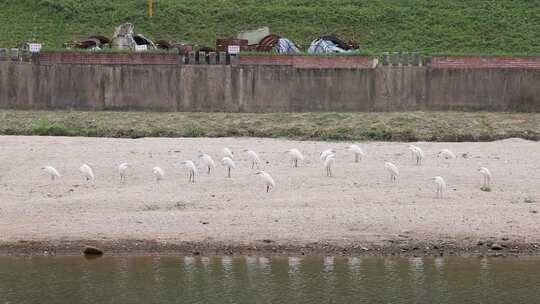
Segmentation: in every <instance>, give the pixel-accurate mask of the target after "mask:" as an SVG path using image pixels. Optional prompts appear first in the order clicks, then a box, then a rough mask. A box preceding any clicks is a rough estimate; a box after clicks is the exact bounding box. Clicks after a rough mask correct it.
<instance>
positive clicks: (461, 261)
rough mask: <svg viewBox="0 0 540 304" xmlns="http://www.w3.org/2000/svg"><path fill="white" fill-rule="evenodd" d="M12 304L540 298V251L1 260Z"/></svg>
mask: <svg viewBox="0 0 540 304" xmlns="http://www.w3.org/2000/svg"><path fill="white" fill-rule="evenodd" d="M5 303H491V304H494V303H540V258H493V259H488V258H461V257H449V258H374V257H353V258H347V257H335V258H334V257H302V258H299V257H288V258H287V257H272V258H265V257H210V258H208V257H168V256H145V257H102V258H98V259H92V260H89V259H85V258H83V257H0V304H5Z"/></svg>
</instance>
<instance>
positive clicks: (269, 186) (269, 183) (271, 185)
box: [255, 171, 276, 192]
mask: <svg viewBox="0 0 540 304" xmlns="http://www.w3.org/2000/svg"><path fill="white" fill-rule="evenodd" d="M255 174H256V175H259V176H260V177H261V178H262V180H263V181H264V182H265V184H266V192H268V191H270V189H273V188H274V187H275V186H276V183H275V182H274V179H273V178H272V176H270V174H268V173H267V172H265V171H257V173H255Z"/></svg>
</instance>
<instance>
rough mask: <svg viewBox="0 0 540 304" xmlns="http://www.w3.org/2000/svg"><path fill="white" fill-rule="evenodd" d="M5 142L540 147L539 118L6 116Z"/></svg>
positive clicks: (1, 129)
mask: <svg viewBox="0 0 540 304" xmlns="http://www.w3.org/2000/svg"><path fill="white" fill-rule="evenodd" d="M0 134H1V135H52V136H90V137H120V138H139V137H228V136H232V137H242V136H249V137H273V138H290V139H300V140H328V141H344V140H377V141H490V140H497V139H504V138H510V137H520V138H524V139H532V140H539V139H540V113H490V112H452V111H448V112H401V113H397V112H392V113H269V114H242V113H158V112H83V111H14V110H0Z"/></svg>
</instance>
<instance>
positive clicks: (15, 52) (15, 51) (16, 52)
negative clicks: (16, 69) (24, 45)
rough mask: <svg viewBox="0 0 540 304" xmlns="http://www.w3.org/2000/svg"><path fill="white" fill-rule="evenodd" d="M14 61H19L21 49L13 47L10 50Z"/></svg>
mask: <svg viewBox="0 0 540 304" xmlns="http://www.w3.org/2000/svg"><path fill="white" fill-rule="evenodd" d="M9 53H10V58H11V60H12V61H19V60H20V59H19V49H16V48H13V49H11V50H10V51H9Z"/></svg>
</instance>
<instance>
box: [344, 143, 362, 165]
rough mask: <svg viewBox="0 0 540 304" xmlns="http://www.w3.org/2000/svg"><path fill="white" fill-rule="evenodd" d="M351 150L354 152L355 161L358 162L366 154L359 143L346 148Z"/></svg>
mask: <svg viewBox="0 0 540 304" xmlns="http://www.w3.org/2000/svg"><path fill="white" fill-rule="evenodd" d="M346 149H347V150H349V151H352V152H353V153H354V162H355V163H357V162H358V161H360V160H361V159H362V158H364V156H366V152H364V150H363V149H362V148H361V147H360V146H359V145H357V144H353V145H350V146H348V147H347V148H346Z"/></svg>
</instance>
